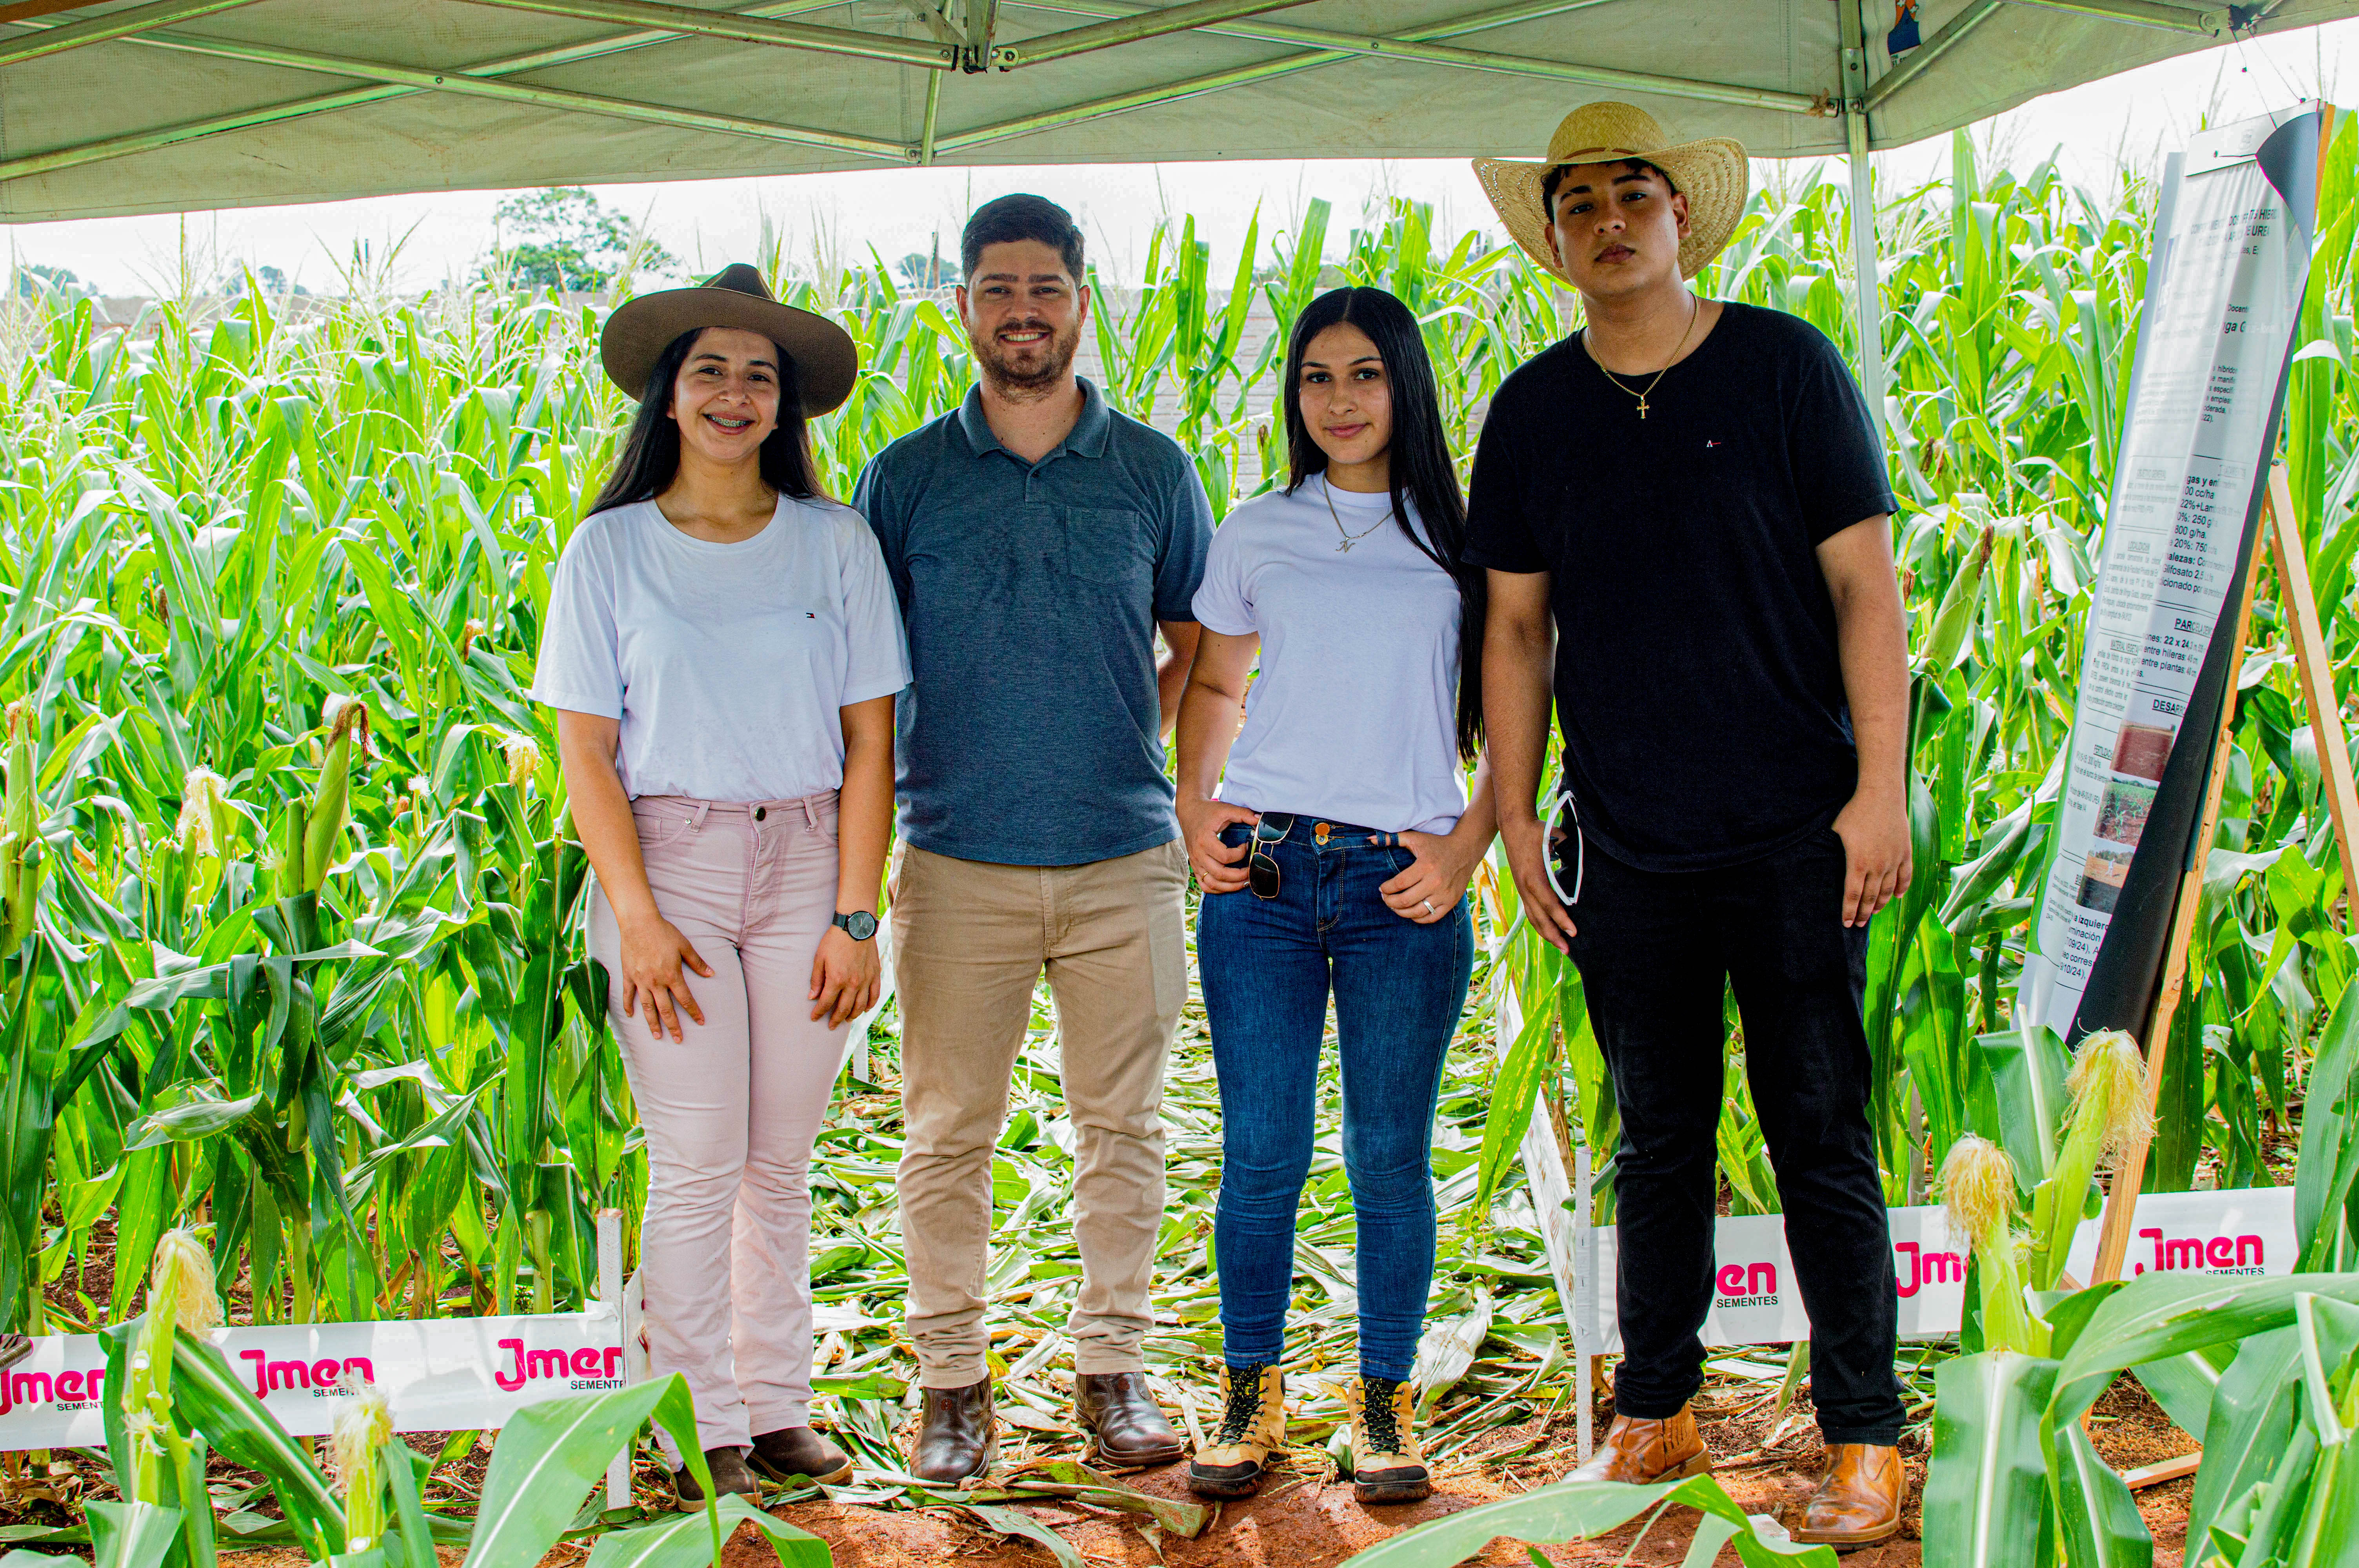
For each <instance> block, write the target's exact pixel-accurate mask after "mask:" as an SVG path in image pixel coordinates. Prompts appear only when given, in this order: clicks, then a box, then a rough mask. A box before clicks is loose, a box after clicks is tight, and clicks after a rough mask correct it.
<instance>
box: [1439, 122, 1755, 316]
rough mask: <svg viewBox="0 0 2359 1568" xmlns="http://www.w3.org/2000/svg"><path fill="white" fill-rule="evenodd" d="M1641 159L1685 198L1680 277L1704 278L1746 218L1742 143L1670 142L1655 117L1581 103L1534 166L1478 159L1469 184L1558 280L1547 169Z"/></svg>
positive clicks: (1746, 166) (1747, 171) (1747, 172)
mask: <svg viewBox="0 0 2359 1568" xmlns="http://www.w3.org/2000/svg"><path fill="white" fill-rule="evenodd" d="M1625 158H1639V159H1642V160H1644V161H1645V162H1647V163H1650V164H1653V165H1654V166H1655V167H1656V168H1659V169H1661V170H1662V171H1663V173H1664V174H1665V175H1666V176H1668V177H1669V179H1670V182H1671V188H1672V189H1674V190H1677V191H1678V192H1679V193H1680V195H1682V196H1684V197H1686V198H1687V199H1688V232H1687V237H1686V238H1685V239H1683V240H1681V241H1680V276H1681V277H1693V276H1695V275H1696V274H1697V273H1699V272H1701V271H1702V270H1703V269H1704V266H1705V265H1706V264H1707V263H1709V262H1710V261H1711V260H1712V257H1714V256H1716V255H1718V254H1720V252H1721V248H1722V247H1723V246H1724V245H1726V244H1727V243H1728V236H1729V235H1731V234H1732V233H1734V232H1736V221H1737V220H1738V219H1739V218H1742V217H1743V216H1744V215H1745V190H1746V189H1747V187H1749V186H1750V185H1751V184H1752V181H1753V168H1752V165H1751V164H1750V163H1749V162H1747V161H1746V159H1745V148H1744V146H1743V145H1742V144H1740V143H1737V142H1734V141H1732V140H1730V139H1729V138H1728V137H1726V136H1706V137H1704V138H1703V139H1702V140H1701V141H1693V142H1678V143H1674V142H1673V141H1672V140H1671V139H1670V137H1669V135H1665V134H1664V131H1663V127H1662V126H1660V125H1658V124H1656V123H1655V117H1654V116H1653V115H1652V114H1647V112H1646V111H1645V110H1644V109H1641V108H1639V107H1638V106H1637V105H1636V104H1635V103H1614V102H1613V101H1612V100H1610V99H1609V100H1606V101H1604V102H1603V103H1584V104H1582V106H1581V107H1580V108H1578V109H1575V110H1574V111H1573V112H1572V113H1571V114H1567V115H1566V116H1565V117H1564V122H1563V124H1560V125H1558V126H1557V128H1556V135H1553V136H1550V137H1549V145H1548V156H1547V157H1543V158H1541V159H1540V161H1539V162H1538V163H1527V162H1524V161H1523V160H1521V159H1519V158H1502V157H1478V158H1476V159H1475V160H1474V178H1477V179H1479V180H1481V181H1482V182H1483V190H1484V194H1485V195H1487V196H1489V197H1490V198H1491V205H1492V206H1493V207H1494V208H1495V209H1496V210H1497V211H1498V214H1499V222H1502V223H1505V224H1506V226H1507V232H1508V233H1509V234H1510V235H1512V236H1514V238H1515V242H1516V243H1517V244H1518V245H1521V246H1522V247H1523V248H1524V254H1526V255H1527V256H1529V257H1531V258H1532V260H1534V261H1536V262H1538V264H1539V265H1540V266H1541V268H1542V269H1543V270H1544V271H1546V272H1547V273H1548V274H1549V276H1553V277H1558V278H1562V279H1563V280H1564V281H1565V282H1567V283H1570V282H1571V281H1572V280H1571V278H1569V277H1566V276H1565V272H1564V268H1563V267H1562V266H1561V265H1559V264H1558V262H1557V259H1556V253H1555V251H1554V250H1553V249H1552V248H1551V247H1550V245H1549V234H1548V231H1549V218H1548V203H1547V201H1546V200H1543V199H1542V197H1541V195H1540V185H1541V183H1542V182H1543V181H1544V180H1546V179H1547V178H1548V174H1549V170H1550V169H1553V168H1563V167H1564V166H1566V165H1567V164H1578V163H1616V162H1619V161H1621V160H1622V159H1625Z"/></svg>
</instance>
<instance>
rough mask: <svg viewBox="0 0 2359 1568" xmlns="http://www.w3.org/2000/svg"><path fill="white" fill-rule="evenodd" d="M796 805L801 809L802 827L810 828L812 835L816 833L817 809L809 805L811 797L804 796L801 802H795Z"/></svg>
mask: <svg viewBox="0 0 2359 1568" xmlns="http://www.w3.org/2000/svg"><path fill="white" fill-rule="evenodd" d="M796 804H797V805H799V806H801V807H802V808H803V826H804V827H808V828H810V830H811V831H812V832H814V833H816V832H818V831H819V808H818V807H817V806H813V805H811V797H810V796H809V795H805V796H803V797H802V799H801V800H799V801H798V802H796Z"/></svg>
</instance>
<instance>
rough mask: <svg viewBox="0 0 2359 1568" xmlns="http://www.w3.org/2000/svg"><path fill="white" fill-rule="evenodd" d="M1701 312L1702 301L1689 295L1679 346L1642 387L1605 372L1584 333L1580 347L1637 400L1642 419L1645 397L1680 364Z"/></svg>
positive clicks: (1591, 360)
mask: <svg viewBox="0 0 2359 1568" xmlns="http://www.w3.org/2000/svg"><path fill="white" fill-rule="evenodd" d="M1702 311H1703V301H1702V300H1701V299H1700V298H1698V297H1696V296H1695V295H1694V294H1690V295H1689V296H1688V325H1687V330H1686V331H1684V332H1681V333H1680V346H1679V348H1677V349H1673V350H1672V351H1671V357H1670V358H1669V360H1668V361H1667V362H1665V363H1664V365H1663V368H1662V369H1660V370H1658V371H1657V372H1656V373H1655V377H1654V380H1652V381H1649V382H1648V383H1647V384H1646V385H1645V386H1643V387H1628V386H1622V378H1621V377H1620V376H1618V375H1615V374H1614V373H1613V372H1612V371H1610V370H1606V369H1605V362H1604V361H1603V360H1601V359H1599V358H1598V357H1597V350H1596V349H1595V348H1594V347H1593V345H1592V344H1591V343H1590V341H1589V334H1588V333H1587V332H1586V331H1584V332H1582V334H1581V346H1582V348H1583V349H1585V350H1587V351H1588V352H1589V362H1590V363H1592V364H1593V365H1595V366H1596V367H1597V368H1598V369H1599V370H1600V371H1603V373H1604V375H1605V379H1606V380H1608V381H1610V382H1612V383H1613V384H1614V385H1616V386H1621V387H1622V390H1623V391H1625V392H1626V393H1628V394H1630V395H1631V396H1633V397H1635V398H1636V399H1637V400H1638V417H1639V418H1641V419H1644V418H1645V417H1646V416H1647V394H1648V393H1650V392H1652V391H1654V390H1655V387H1656V386H1657V384H1659V383H1660V382H1661V381H1662V379H1663V377H1665V376H1667V375H1669V374H1670V373H1671V366H1672V365H1675V364H1677V363H1679V362H1680V350H1683V349H1685V348H1686V347H1687V346H1688V338H1689V336H1690V334H1691V333H1693V332H1694V331H1695V324H1696V318H1697V316H1699V315H1701V313H1702Z"/></svg>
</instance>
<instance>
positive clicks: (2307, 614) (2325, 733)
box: [2268, 464, 2359, 929]
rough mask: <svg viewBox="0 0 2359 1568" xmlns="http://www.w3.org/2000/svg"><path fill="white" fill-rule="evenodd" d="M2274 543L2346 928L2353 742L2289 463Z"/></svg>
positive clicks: (2353, 813)
mask: <svg viewBox="0 0 2359 1568" xmlns="http://www.w3.org/2000/svg"><path fill="white" fill-rule="evenodd" d="M2268 537H2269V543H2270V545H2271V546H2274V547H2275V549H2276V551H2277V593H2278V597H2279V598H2280V599H2281V600H2283V601H2284V608H2285V611H2286V619H2287V621H2288V622H2289V624H2290V629H2291V631H2292V633H2293V656H2294V666H2295V668H2296V670H2297V671H2298V672H2299V675H2300V677H2301V699H2302V701H2303V703H2304V704H2306V705H2307V706H2308V707H2309V708H2310V734H2311V736H2312V737H2313V738H2314V739H2315V740H2316V741H2318V773H2319V784H2320V789H2319V793H2320V794H2321V795H2324V796H2325V797H2326V810H2327V815H2328V816H2329V817H2330V818H2331V819H2332V822H2333V824H2334V847H2335V849H2336V850H2337V851H2338V852H2339V853H2340V855H2341V857H2342V860H2343V900H2344V903H2343V908H2344V910H2345V912H2346V914H2345V916H2344V925H2345V928H2346V929H2348V928H2349V925H2350V917H2349V914H2348V913H2347V912H2348V911H2349V910H2350V908H2351V907H2352V901H2354V900H2359V874H2354V870H2353V867H2352V861H2351V836H2352V833H2353V832H2354V830H2359V793H2354V790H2353V787H2352V780H2351V747H2350V745H2349V743H2348V742H2347V741H2344V739H2343V708H2342V704H2341V703H2340V702H2339V701H2338V700H2337V699H2336V697H2335V695H2334V665H2333V663H2332V660H2331V659H2329V658H2328V656H2327V652H2326V636H2325V633H2323V632H2322V631H2321V628H2320V625H2319V619H2318V597H2317V595H2316V594H2315V593H2313V592H2312V591H2311V589H2310V560H2309V554H2308V552H2307V550H2305V549H2304V547H2303V545H2302V539H2301V524H2299V522H2298V521H2297V520H2296V519H2295V517H2294V514H2293V496H2292V493H2291V492H2290V491H2289V490H2288V488H2287V485H2286V470H2285V468H2284V465H2282V464H2280V465H2278V466H2277V468H2274V469H2272V470H2269V527H2268Z"/></svg>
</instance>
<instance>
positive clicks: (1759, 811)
mask: <svg viewBox="0 0 2359 1568" xmlns="http://www.w3.org/2000/svg"><path fill="white" fill-rule="evenodd" d="M1622 379H1623V380H1624V382H1625V383H1626V384H1628V385H1629V386H1630V387H1632V388H1633V389H1634V390H1635V389H1636V388H1638V387H1641V386H1643V385H1644V384H1645V383H1644V382H1642V381H1639V380H1637V379H1636V378H1633V377H1629V376H1625V377H1623V378H1622ZM1896 505H1897V503H1895V502H1894V500H1893V497H1892V492H1891V490H1890V488H1889V486H1888V485H1887V483H1886V479H1885V471H1884V454H1883V449H1882V445H1881V443H1880V441H1879V440H1878V439H1877V437H1876V433H1875V427H1873V426H1872V425H1871V424H1870V423H1869V422H1868V417H1867V405H1866V401H1865V399H1864V398H1863V397H1861V395H1860V393H1859V388H1858V386H1857V385H1856V384H1854V382H1853V381H1852V378H1851V373H1850V371H1849V370H1848V369H1847V368H1846V367H1845V366H1844V364H1843V356H1842V355H1841V354H1840V353H1839V352H1838V351H1836V349H1835V346H1834V344H1833V343H1832V342H1830V341H1828V340H1827V338H1826V336H1825V335H1824V334H1823V333H1821V332H1820V331H1819V330H1818V329H1816V328H1815V327H1812V326H1811V325H1810V323H1808V322H1806V321H1803V320H1800V319H1797V318H1795V317H1792V316H1788V315H1786V314H1784V313H1783V312H1781V311H1777V310H1764V309H1760V308H1756V307H1754V306H1749V305H1738V304H1728V305H1725V306H1723V308H1722V311H1721V316H1720V319H1719V321H1718V322H1717V323H1715V324H1714V326H1713V328H1712V332H1711V333H1710V335H1708V336H1707V337H1706V338H1705V339H1704V341H1702V342H1701V344H1700V345H1698V346H1697V349H1696V351H1695V352H1694V353H1692V354H1690V355H1689V356H1688V357H1687V358H1686V359H1684V360H1682V361H1680V362H1679V363H1678V364H1677V365H1675V366H1674V367H1672V369H1671V372H1670V373H1669V374H1668V375H1666V376H1664V377H1663V378H1662V380H1661V381H1660V382H1659V383H1658V384H1657V385H1656V386H1655V388H1654V390H1653V391H1652V392H1651V393H1649V394H1647V417H1646V418H1644V419H1641V418H1639V417H1638V414H1637V400H1636V397H1635V396H1633V395H1632V393H1631V392H1627V391H1624V390H1622V389H1621V388H1620V387H1617V386H1616V385H1614V383H1613V382H1612V381H1610V380H1608V379H1607V378H1606V375H1605V373H1604V372H1603V371H1602V370H1600V369H1599V368H1598V366H1597V363H1596V362H1595V361H1593V360H1592V359H1591V358H1590V357H1589V352H1588V351H1587V349H1586V348H1584V347H1583V346H1582V342H1581V340H1580V338H1579V337H1578V336H1577V335H1576V336H1574V337H1571V338H1567V339H1566V340H1564V341H1562V342H1560V343H1558V344H1556V345H1554V346H1553V347H1551V348H1549V349H1548V350H1546V351H1543V352H1542V353H1540V354H1538V356H1536V357H1535V358H1534V359H1533V360H1532V361H1531V362H1529V363H1527V364H1526V365H1524V366H1523V367H1522V368H1521V369H1519V370H1517V372H1516V373H1514V374H1513V375H1510V376H1509V377H1507V379H1506V382H1505V383H1503V384H1501V386H1500V388H1499V391H1498V394H1497V395H1496V396H1495V397H1494V398H1493V399H1492V402H1491V411H1490V415H1489V417H1488V418H1487V419H1486V420H1485V421H1484V426H1483V437H1482V441H1481V444H1480V445H1479V446H1478V447H1477V448H1476V449H1475V454H1474V480H1473V487H1472V491H1471V493H1470V496H1469V500H1468V506H1467V524H1466V531H1467V540H1466V551H1465V557H1466V559H1467V560H1468V561H1470V562H1473V563H1474V564H1476V565H1480V566H1484V567H1495V568H1498V569H1499V570H1501V571H1510V572H1537V571H1545V572H1549V573H1551V574H1552V576H1551V579H1550V581H1549V605H1550V608H1551V609H1552V610H1553V611H1555V614H1556V628H1557V647H1556V701H1557V715H1558V720H1559V722H1560V723H1561V724H1562V726H1563V727H1564V741H1565V759H1566V762H1565V771H1566V780H1567V784H1568V786H1569V787H1570V788H1571V791H1572V793H1573V797H1574V799H1575V801H1576V802H1577V804H1578V808H1579V811H1580V814H1581V826H1582V833H1583V836H1584V837H1585V838H1588V839H1590V840H1591V841H1592V842H1593V843H1594V844H1595V845H1596V846H1598V847H1599V848H1601V849H1604V850H1605V851H1606V852H1607V853H1609V854H1611V855H1612V856H1614V859H1616V860H1621V861H1624V862H1625V863H1626V864H1629V865H1632V866H1636V867H1638V868H1639V869H1640V870H1642V871H1701V870H1706V869H1709V868H1711V867H1714V866H1728V865H1736V864H1739V863H1741V862H1743V861H1745V860H1755V859H1757V858H1759V857H1760V856H1763V855H1767V854H1771V853H1774V852H1775V851H1777V850H1778V849H1784V848H1786V847H1787V846H1788V845H1789V844H1792V843H1795V842H1796V841H1798V840H1799V839H1801V838H1805V837H1807V836H1808V835H1809V834H1810V833H1812V832H1814V831H1816V830H1817V829H1819V828H1821V827H1825V826H1826V825H1827V824H1828V823H1830V822H1832V820H1834V817H1835V815H1836V813H1838V812H1840V811H1841V810H1842V809H1843V803H1844V802H1846V801H1847V800H1849V799H1850V798H1851V795H1852V792H1853V791H1854V788H1856V787H1857V783H1858V777H1859V762H1858V754H1857V753H1856V752H1854V750H1853V746H1852V736H1851V714H1850V710H1849V708H1848V705H1847V704H1846V703H1845V701H1844V699H1843V668H1842V665H1841V662H1840V659H1839V656H1838V652H1837V645H1836V636H1835V613H1834V603H1833V600H1832V599H1830V598H1829V596H1828V593H1827V584H1826V577H1825V575H1824V573H1823V572H1821V569H1820V567H1819V561H1818V555H1817V549H1816V547H1817V546H1818V545H1819V544H1820V543H1821V541H1823V540H1825V539H1826V538H1828V537H1829V536H1830V535H1834V534H1838V533H1840V532H1842V531H1843V529H1845V528H1848V527H1850V526H1851V525H1852V524H1855V523H1858V522H1861V521H1863V520H1864V519H1865V518H1869V517H1873V516H1875V515H1876V514H1879V513H1889V512H1892V511H1894V510H1896Z"/></svg>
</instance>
